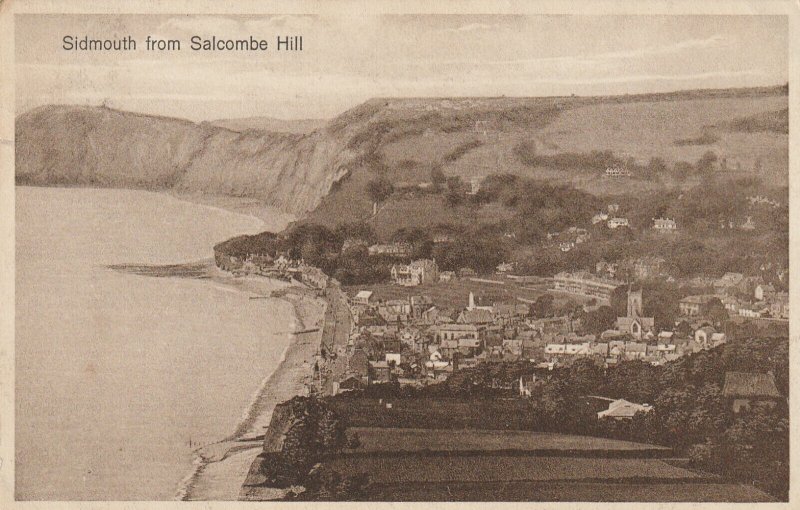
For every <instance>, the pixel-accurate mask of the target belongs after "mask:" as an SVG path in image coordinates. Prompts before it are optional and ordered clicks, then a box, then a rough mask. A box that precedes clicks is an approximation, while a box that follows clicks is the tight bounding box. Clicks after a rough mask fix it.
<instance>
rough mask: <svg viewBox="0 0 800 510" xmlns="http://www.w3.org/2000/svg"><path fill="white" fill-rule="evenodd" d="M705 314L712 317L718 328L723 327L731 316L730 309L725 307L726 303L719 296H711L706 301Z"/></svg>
mask: <svg viewBox="0 0 800 510" xmlns="http://www.w3.org/2000/svg"><path fill="white" fill-rule="evenodd" d="M703 315H705V316H706V317H708V318H709V319H711V321H712V322H713V323H714V327H717V328H719V327H721V326H722V325H723V324H724V323H725V322H727V320H728V318H729V315H728V310H726V309H725V305H724V304H722V301H721V300H720V299H719V298H718V297H714V298H711V299H710V300H709V301H708V302H706V304H705V305H704V306H703Z"/></svg>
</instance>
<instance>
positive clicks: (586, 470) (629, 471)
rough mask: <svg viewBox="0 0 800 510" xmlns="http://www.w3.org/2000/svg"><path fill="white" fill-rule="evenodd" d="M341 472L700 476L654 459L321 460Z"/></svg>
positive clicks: (377, 475)
mask: <svg viewBox="0 0 800 510" xmlns="http://www.w3.org/2000/svg"><path fill="white" fill-rule="evenodd" d="M327 463H328V464H329V465H330V467H331V468H333V469H334V470H336V471H339V472H341V473H347V474H355V473H369V476H370V481H371V482H372V483H377V484H380V483H399V482H480V481H483V482H501V481H509V482H513V481H523V480H576V481H577V480H598V479H602V480H606V479H617V478H646V479H659V480H669V479H677V480H686V479H691V478H697V477H699V476H700V475H698V474H696V473H694V472H692V471H689V470H686V469H682V468H679V467H675V466H671V465H669V464H667V463H666V462H663V461H661V460H658V459H617V458H579V457H534V456H518V455H474V456H473V455H418V456H413V457H396V456H368V457H362V456H352V455H342V456H339V457H337V458H335V459H332V460H329V461H327Z"/></svg>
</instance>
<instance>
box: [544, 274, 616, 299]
mask: <svg viewBox="0 0 800 510" xmlns="http://www.w3.org/2000/svg"><path fill="white" fill-rule="evenodd" d="M620 285H622V282H620V281H616V280H611V279H608V278H600V277H597V276H594V275H592V274H591V273H589V272H588V271H577V272H574V273H567V272H561V273H558V274H557V275H555V276H554V277H553V290H556V291H560V292H566V293H569V294H578V295H582V296H589V297H595V298H598V299H600V300H604V301H608V300H609V299H610V298H611V293H612V292H614V289H616V288H617V287H619V286H620Z"/></svg>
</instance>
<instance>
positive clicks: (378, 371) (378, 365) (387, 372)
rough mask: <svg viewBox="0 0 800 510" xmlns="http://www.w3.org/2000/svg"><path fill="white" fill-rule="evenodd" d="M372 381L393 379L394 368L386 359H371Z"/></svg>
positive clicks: (378, 381)
mask: <svg viewBox="0 0 800 510" xmlns="http://www.w3.org/2000/svg"><path fill="white" fill-rule="evenodd" d="M369 370H370V381H371V382H373V383H387V382H391V380H392V368H391V367H390V366H389V364H388V363H387V362H385V361H370V362H369Z"/></svg>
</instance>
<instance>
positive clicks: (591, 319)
mask: <svg viewBox="0 0 800 510" xmlns="http://www.w3.org/2000/svg"><path fill="white" fill-rule="evenodd" d="M616 320H617V314H616V313H615V312H614V310H613V309H612V308H611V307H610V306H606V305H603V306H599V307H598V308H597V309H596V310H592V311H590V312H587V313H586V315H585V316H584V319H583V330H584V332H586V333H591V334H594V335H599V334H600V333H602V332H603V331H606V330H608V329H611V328H613V327H614V323H615V322H616Z"/></svg>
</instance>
